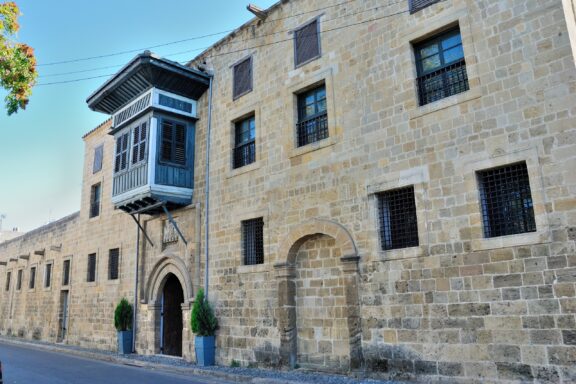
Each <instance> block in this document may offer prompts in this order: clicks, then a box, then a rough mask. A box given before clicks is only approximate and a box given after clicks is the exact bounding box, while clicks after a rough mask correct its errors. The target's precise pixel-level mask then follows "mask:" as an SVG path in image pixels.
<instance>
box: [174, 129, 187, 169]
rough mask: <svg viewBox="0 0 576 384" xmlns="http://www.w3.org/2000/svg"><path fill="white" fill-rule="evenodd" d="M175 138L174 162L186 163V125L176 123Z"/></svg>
mask: <svg viewBox="0 0 576 384" xmlns="http://www.w3.org/2000/svg"><path fill="white" fill-rule="evenodd" d="M175 135H176V136H175V138H174V162H175V163H177V164H182V165H184V164H186V127H185V126H184V125H183V124H176V132H175Z"/></svg>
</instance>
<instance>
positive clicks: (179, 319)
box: [144, 254, 193, 358]
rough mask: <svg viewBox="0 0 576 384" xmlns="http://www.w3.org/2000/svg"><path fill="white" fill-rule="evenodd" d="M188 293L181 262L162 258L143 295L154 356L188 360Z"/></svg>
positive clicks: (187, 277) (187, 275) (171, 256)
mask: <svg viewBox="0 0 576 384" xmlns="http://www.w3.org/2000/svg"><path fill="white" fill-rule="evenodd" d="M192 293H193V292H192V280H191V278H190V273H189V272H188V268H187V267H186V264H185V263H184V261H183V260H182V259H181V258H180V257H179V256H177V255H175V254H165V255H163V256H162V257H161V258H160V259H159V260H158V261H157V262H156V264H155V265H154V267H153V268H152V270H151V271H150V274H149V278H148V279H147V283H146V292H145V295H144V297H145V298H146V302H147V304H148V310H149V311H151V313H150V315H151V318H150V320H151V322H152V323H151V325H152V327H153V337H154V339H153V346H154V347H153V351H154V353H162V354H166V355H173V356H183V357H188V358H189V355H190V335H189V332H188V327H187V324H188V321H189V316H188V313H189V311H190V303H191V300H192Z"/></svg>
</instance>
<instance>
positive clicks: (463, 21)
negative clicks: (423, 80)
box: [403, 8, 483, 120]
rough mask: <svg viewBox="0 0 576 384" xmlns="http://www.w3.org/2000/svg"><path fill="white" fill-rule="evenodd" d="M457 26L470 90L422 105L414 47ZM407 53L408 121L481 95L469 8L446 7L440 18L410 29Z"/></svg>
mask: <svg viewBox="0 0 576 384" xmlns="http://www.w3.org/2000/svg"><path fill="white" fill-rule="evenodd" d="M455 27H458V28H459V29H460V37H461V39H462V47H463V49H464V60H465V62H466V73H467V76H468V87H469V89H468V91H466V92H462V93H458V94H456V95H452V96H449V97H446V98H443V99H441V100H437V101H435V102H433V103H429V104H426V105H423V106H420V103H419V98H418V87H417V84H416V80H417V79H418V71H417V66H416V52H415V51H414V45H417V44H418V43H420V42H422V41H425V40H427V39H430V38H433V37H435V36H438V35H440V34H442V33H443V32H447V31H449V30H450V29H453V28H455ZM405 40H406V45H407V51H409V52H410V56H409V57H410V65H408V63H407V65H405V66H403V68H405V69H404V71H410V72H404V75H405V78H406V79H407V80H406V81H410V82H411V85H410V86H411V88H412V95H413V96H412V98H411V100H410V103H409V104H406V110H407V112H408V114H409V119H410V120H412V119H416V118H419V117H422V116H424V115H427V114H430V113H433V112H437V111H440V110H443V109H446V108H449V107H452V106H454V105H458V104H461V103H464V102H467V101H470V100H474V99H477V98H479V97H481V96H482V94H483V91H482V87H481V84H480V75H479V70H480V68H479V65H478V59H477V55H476V52H477V49H476V47H475V44H474V36H473V31H472V24H471V21H470V15H469V13H468V9H466V8H464V9H462V8H456V9H455V8H447V9H444V10H442V11H441V12H440V13H439V14H438V15H436V16H433V17H430V18H427V19H426V23H418V24H416V25H415V26H414V27H411V28H410V29H408V31H407V33H406V37H405Z"/></svg>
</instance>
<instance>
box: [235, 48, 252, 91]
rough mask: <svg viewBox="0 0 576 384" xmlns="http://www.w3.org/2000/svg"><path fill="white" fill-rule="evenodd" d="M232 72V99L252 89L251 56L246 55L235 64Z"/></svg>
mask: <svg viewBox="0 0 576 384" xmlns="http://www.w3.org/2000/svg"><path fill="white" fill-rule="evenodd" d="M233 74H234V80H233V82H234V84H233V87H232V88H233V91H232V93H233V97H234V99H237V98H239V97H240V96H242V95H245V94H246V93H248V92H250V91H252V57H248V58H247V59H245V60H242V61H241V62H240V63H238V64H236V65H235V66H234V68H233Z"/></svg>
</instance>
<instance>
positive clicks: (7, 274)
mask: <svg viewBox="0 0 576 384" xmlns="http://www.w3.org/2000/svg"><path fill="white" fill-rule="evenodd" d="M11 277H12V272H7V273H6V290H7V291H9V290H10V278H11Z"/></svg>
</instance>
